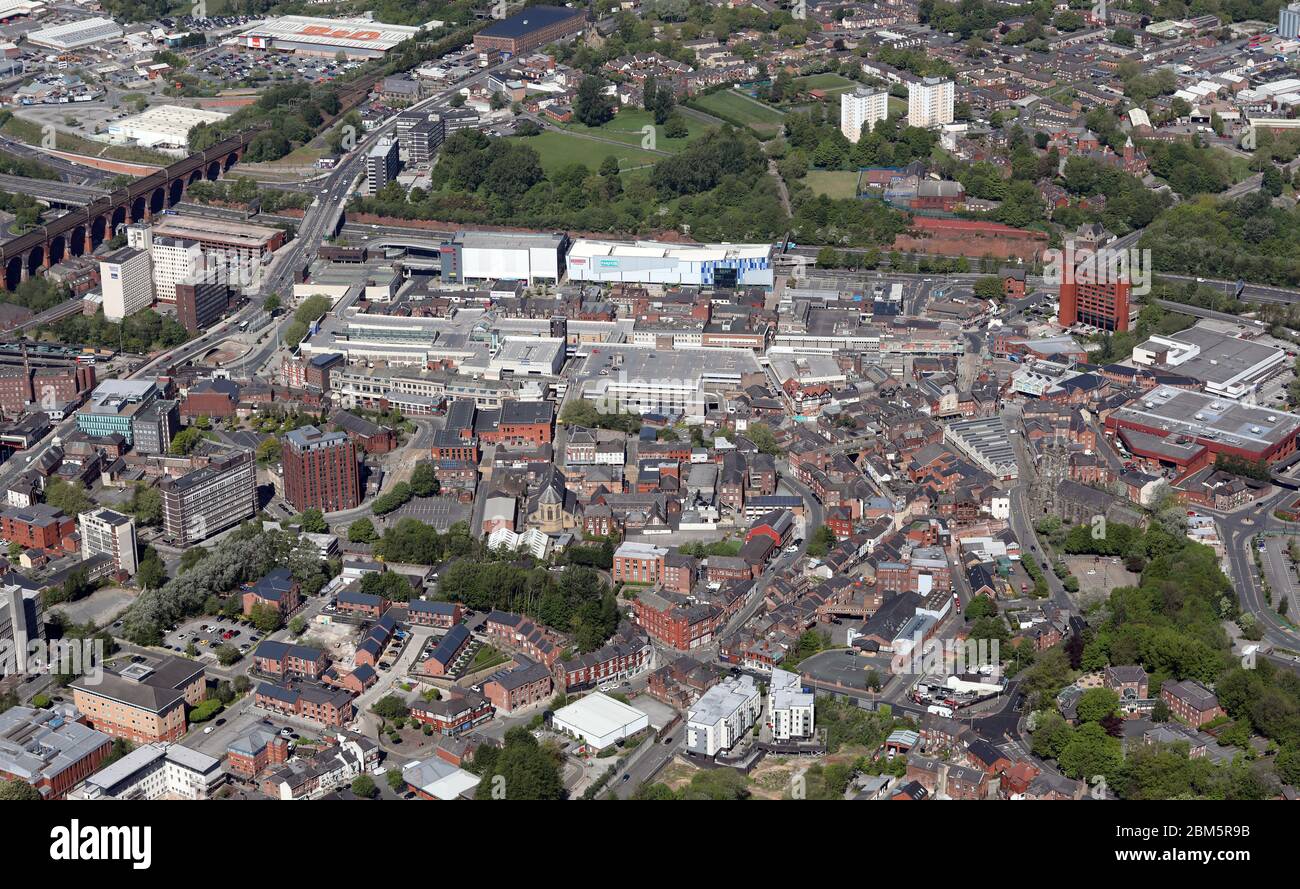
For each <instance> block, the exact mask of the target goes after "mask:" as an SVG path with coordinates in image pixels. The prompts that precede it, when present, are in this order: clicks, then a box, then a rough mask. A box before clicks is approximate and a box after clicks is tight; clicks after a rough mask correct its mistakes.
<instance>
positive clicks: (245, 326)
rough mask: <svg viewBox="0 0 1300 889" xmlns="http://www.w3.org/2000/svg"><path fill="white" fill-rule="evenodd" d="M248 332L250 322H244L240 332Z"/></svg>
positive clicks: (240, 326)
mask: <svg viewBox="0 0 1300 889" xmlns="http://www.w3.org/2000/svg"><path fill="white" fill-rule="evenodd" d="M246 330H248V322H247V321H244V322H242V323H241V324H240V325H239V332H240V333H243V332H244V331H246Z"/></svg>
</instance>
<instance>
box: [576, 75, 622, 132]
mask: <svg viewBox="0 0 1300 889" xmlns="http://www.w3.org/2000/svg"><path fill="white" fill-rule="evenodd" d="M573 114H574V117H576V118H577V119H578V121H579V123H582V124H583V125H584V126H588V127H598V126H601V125H602V124H605V123H608V122H609V121H611V120H613V118H614V100H613V99H612V98H611V97H610V96H608V95H606V94H605V81H604V80H603V79H602V78H600V77H595V76H593V75H588V76H586V77H584V78H583V79H582V83H580V84H579V85H578V95H577V96H576V97H575V98H574V102H573Z"/></svg>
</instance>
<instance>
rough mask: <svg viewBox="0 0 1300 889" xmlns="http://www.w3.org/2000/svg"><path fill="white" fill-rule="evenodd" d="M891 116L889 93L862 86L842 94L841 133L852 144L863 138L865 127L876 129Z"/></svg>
mask: <svg viewBox="0 0 1300 889" xmlns="http://www.w3.org/2000/svg"><path fill="white" fill-rule="evenodd" d="M888 116H889V93H888V92H886V91H885V90H873V89H868V88H867V87H864V86H860V87H858V88H857V89H855V90H853V91H852V92H847V93H841V94H840V132H841V133H843V134H844V138H845V139H848V140H849V141H850V142H857V141H858V139H860V138H861V137H862V127H863V125H864V124H865V125H869V126H871V127H873V128H874V127H875V125H876V124H877V123H879V122H880V121H882V120H884V119H885V118H887V117H888Z"/></svg>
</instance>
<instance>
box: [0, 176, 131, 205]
mask: <svg viewBox="0 0 1300 889" xmlns="http://www.w3.org/2000/svg"><path fill="white" fill-rule="evenodd" d="M0 189H2V190H4V191H8V192H16V193H18V194H26V195H31V196H32V197H34V198H36V199H37V200H41V201H45V202H47V203H49V204H52V205H55V206H59V207H84V206H86V205H87V204H90V203H94V202H95V201H97V200H99V199H100V198H102V197H104V196H105V195H107V194H108V190H107V189H103V188H94V187H92V186H87V185H72V184H69V183H67V182H57V181H54V180H51V179H28V178H27V177H25V176H6V175H3V174H0Z"/></svg>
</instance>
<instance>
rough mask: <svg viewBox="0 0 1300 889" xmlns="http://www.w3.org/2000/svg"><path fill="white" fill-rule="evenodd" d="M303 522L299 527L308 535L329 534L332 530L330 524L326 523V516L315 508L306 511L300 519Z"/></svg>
mask: <svg viewBox="0 0 1300 889" xmlns="http://www.w3.org/2000/svg"><path fill="white" fill-rule="evenodd" d="M299 518H301V520H302V523H301V525H299V527H301V528H302V530H303V531H304V532H306V533H308V534H328V533H329V530H330V526H329V523H328V522H326V521H325V514H324V513H323V512H321V511H320V510H319V509H316V508H315V507H313V508H311V509H304V510H303V511H302V515H301V516H300V517H299Z"/></svg>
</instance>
